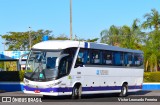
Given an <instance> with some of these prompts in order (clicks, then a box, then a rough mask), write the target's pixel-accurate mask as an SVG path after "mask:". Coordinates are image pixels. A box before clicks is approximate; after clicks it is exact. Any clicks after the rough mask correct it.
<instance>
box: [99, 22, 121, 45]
mask: <svg viewBox="0 0 160 105" xmlns="http://www.w3.org/2000/svg"><path fill="white" fill-rule="evenodd" d="M120 35H121V31H120V28H119V27H116V26H114V25H112V26H111V27H110V28H109V30H106V29H105V30H103V31H102V32H101V33H100V36H101V43H107V44H109V45H113V46H114V45H119V44H120V40H121V36H120Z"/></svg>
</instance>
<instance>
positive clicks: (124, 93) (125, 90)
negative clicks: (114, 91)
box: [122, 86, 127, 96]
mask: <svg viewBox="0 0 160 105" xmlns="http://www.w3.org/2000/svg"><path fill="white" fill-rule="evenodd" d="M122 91H123V95H124V96H125V95H126V93H127V88H126V87H125V86H124V87H123V90H122Z"/></svg>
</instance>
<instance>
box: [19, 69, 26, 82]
mask: <svg viewBox="0 0 160 105" xmlns="http://www.w3.org/2000/svg"><path fill="white" fill-rule="evenodd" d="M24 73H25V70H20V71H19V78H20V81H23V78H24Z"/></svg>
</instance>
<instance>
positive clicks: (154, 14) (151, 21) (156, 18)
mask: <svg viewBox="0 0 160 105" xmlns="http://www.w3.org/2000/svg"><path fill="white" fill-rule="evenodd" d="M144 18H146V21H144V22H143V24H142V27H143V28H144V29H148V28H149V29H153V28H154V29H156V30H158V29H159V27H160V26H159V25H160V15H159V12H158V11H157V10H155V9H152V10H151V13H147V14H145V15H144Z"/></svg>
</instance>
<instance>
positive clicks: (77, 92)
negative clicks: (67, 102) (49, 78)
mask: <svg viewBox="0 0 160 105" xmlns="http://www.w3.org/2000/svg"><path fill="white" fill-rule="evenodd" d="M81 90H82V89H81V86H78V85H75V86H74V87H73V89H72V99H81Z"/></svg>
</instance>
